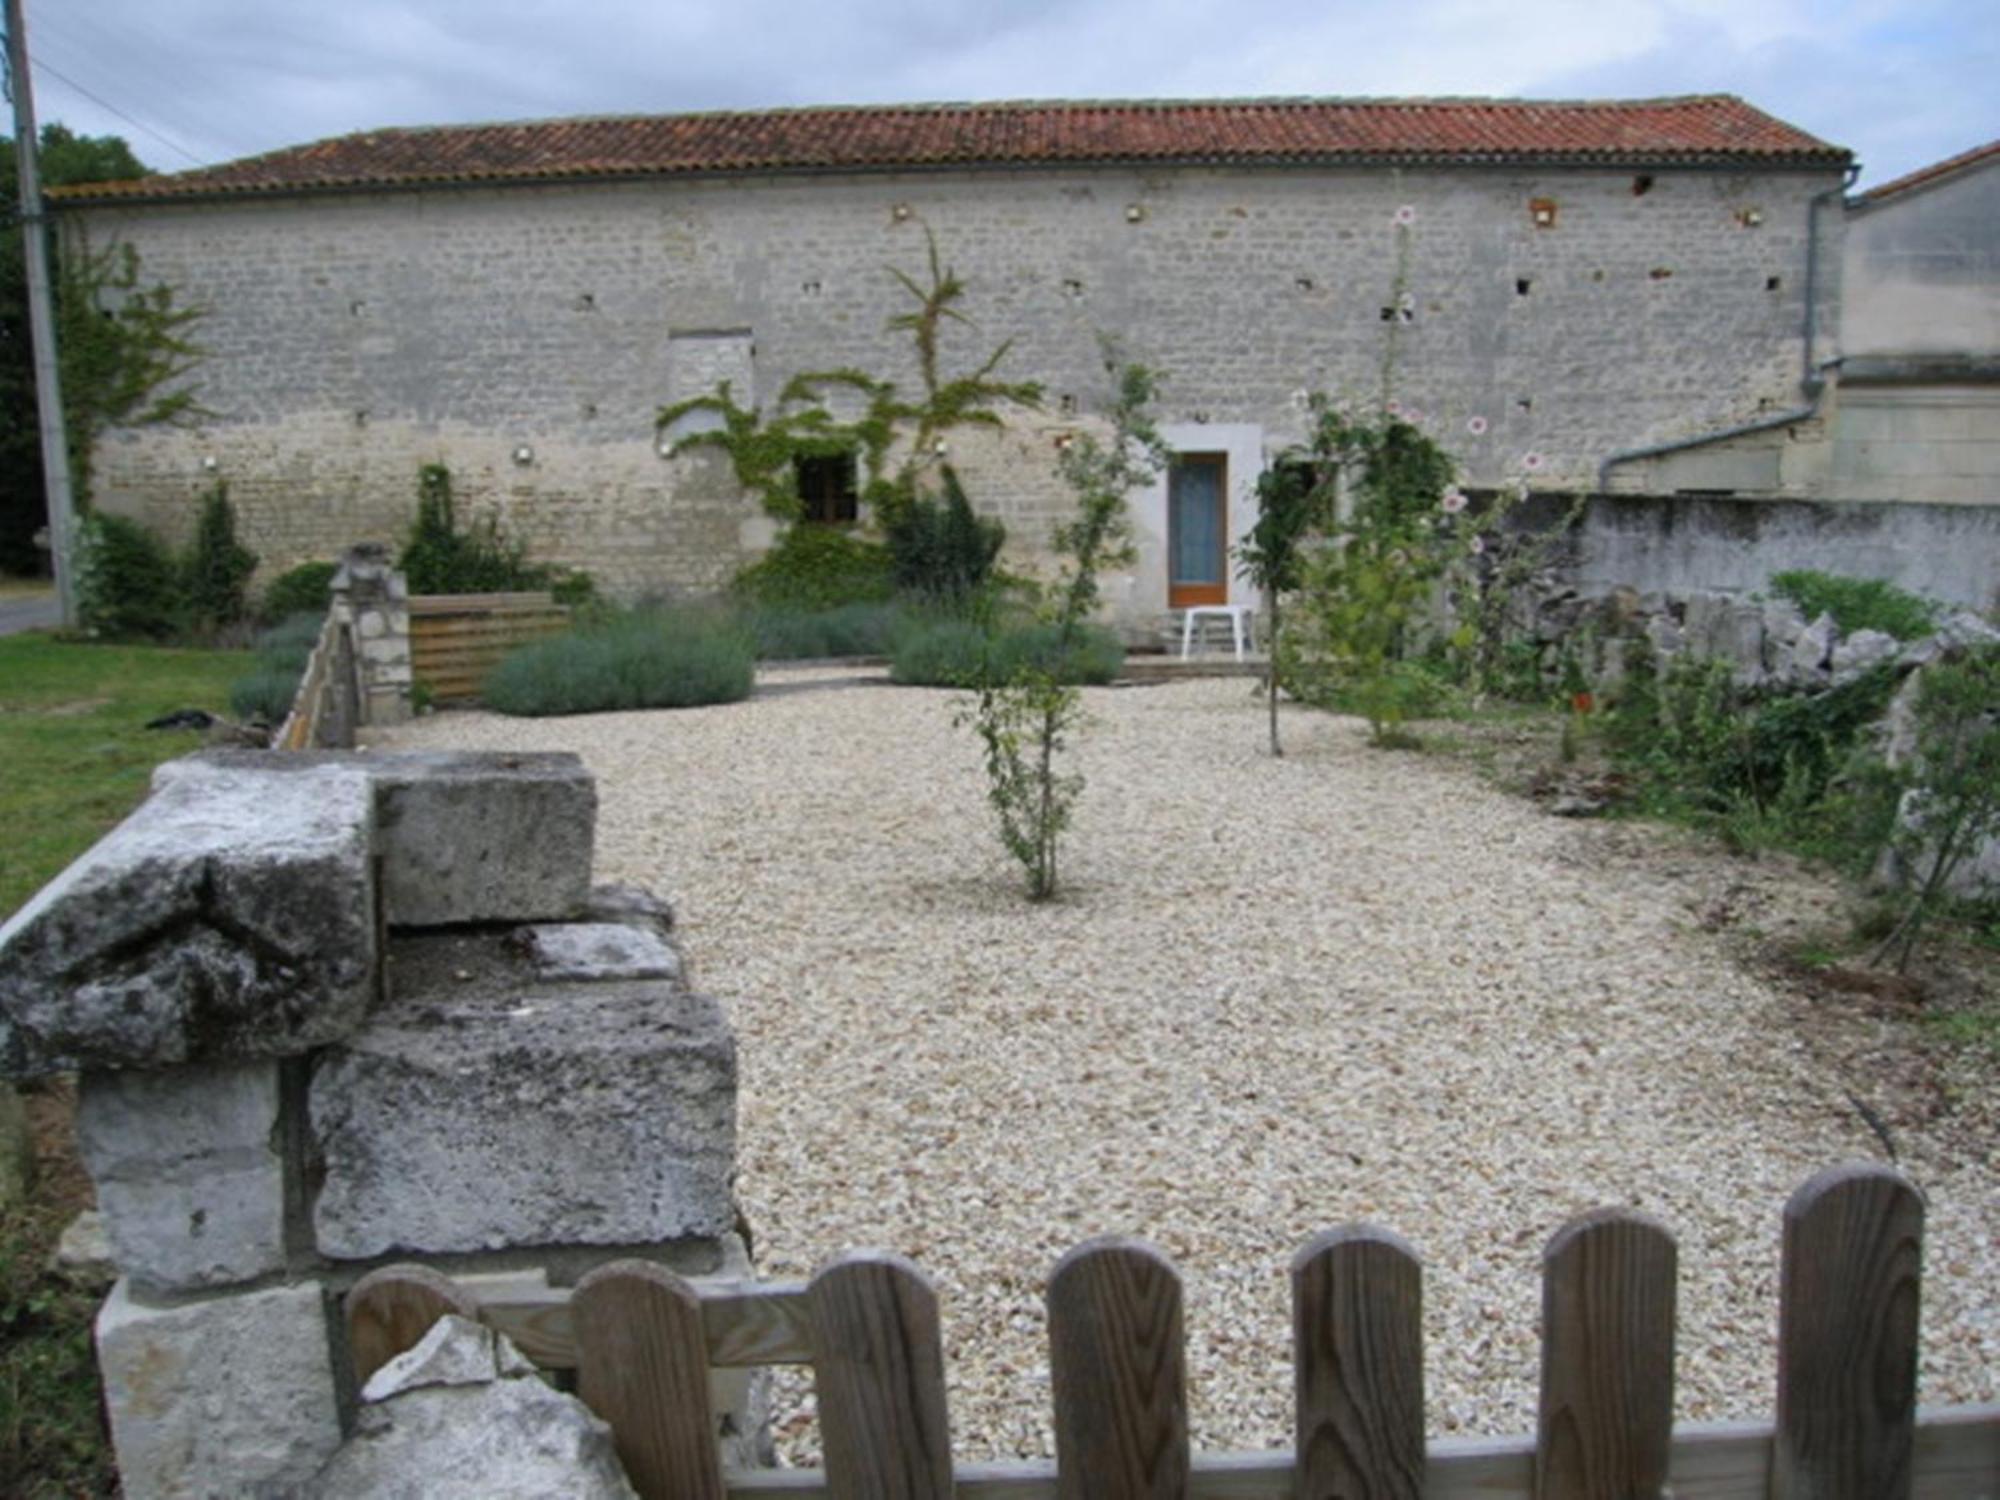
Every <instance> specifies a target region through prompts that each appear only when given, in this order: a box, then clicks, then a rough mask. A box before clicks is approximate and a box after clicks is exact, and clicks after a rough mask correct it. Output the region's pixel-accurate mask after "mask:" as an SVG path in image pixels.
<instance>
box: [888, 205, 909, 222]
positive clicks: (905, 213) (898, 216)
mask: <svg viewBox="0 0 2000 1500" xmlns="http://www.w3.org/2000/svg"><path fill="white" fill-rule="evenodd" d="M889 217H890V218H892V219H894V220H895V221H896V222H897V223H898V224H901V223H903V222H904V221H905V220H907V219H908V218H909V217H910V205H909V204H907V203H898V204H897V205H896V206H895V207H894V208H892V209H890V210H889Z"/></svg>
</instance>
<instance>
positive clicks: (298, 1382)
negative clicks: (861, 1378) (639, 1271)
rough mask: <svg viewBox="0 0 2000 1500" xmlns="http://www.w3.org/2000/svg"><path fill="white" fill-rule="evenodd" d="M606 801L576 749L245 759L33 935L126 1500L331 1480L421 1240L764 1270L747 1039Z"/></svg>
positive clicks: (47, 1062) (54, 889) (120, 837)
mask: <svg viewBox="0 0 2000 1500" xmlns="http://www.w3.org/2000/svg"><path fill="white" fill-rule="evenodd" d="M595 814H596V793H595V788H594V786H593V785H592V782H591V780H590V778H589V776H588V775H587V774H586V773H585V772H584V770H583V768H582V766H581V764H580V763H579V762H578V761H577V759H576V758H575V757H574V756H568V755H510V756H476V755H436V754H432V755H424V754H415V755H374V754H353V753H341V752H319V753H306V754H295V755H284V754H277V753H271V752H252V751H236V752H221V751H211V752H206V753H203V754H200V755H196V756H193V757H190V758H188V759H186V760H182V761H178V762H173V763H170V764H168V765H166V766H164V767H162V768H161V770H160V771H159V773H158V774H157V776H156V780H155V791H154V794H153V796H152V797H151V798H150V799H149V800H148V801H147V802H146V803H145V804H143V805H142V806H141V807H140V809H139V810H138V811H137V812H135V813H134V814H133V815H132V817H131V818H130V819H128V820H127V821H126V822H125V823H124V824H122V825H121V826H120V827H119V828H118V829H117V830H115V831H114V832H113V833H112V834H110V835H108V836H107V837H106V838H105V839H104V840H103V841H102V842H100V843H99V844H98V845H97V846H96V847H95V848H93V849H92V850H91V851H90V852H89V853H87V854H85V855H84V856H83V857H82V858H81V859H79V860H78V861H77V863H76V864H75V865H73V866H72V867H71V868H70V869H69V870H68V871H66V872H65V873H64V874H63V875H62V876H60V877H58V878H57V880H55V881H54V882H52V883H51V884H50V885H49V886H48V887H47V888H45V889H44V890H43V891H42V892H41V893H40V894H39V895H38V896H37V897H35V898H34V899H33V900H31V901H30V902H29V903H28V904H27V906H25V907H23V908H22V910H21V911H20V912H19V913H17V914H16V915H15V916H14V917H13V918H12V919H11V920H9V921H8V923H7V924H6V925H5V926H4V927H0V1073H4V1074H5V1075H7V1076H12V1077H29V1076H36V1075H40V1074H45V1073H48V1072H51V1071H57V1070H72V1069H73V1070H77V1071H79V1072H80V1073H81V1084H80V1091H79V1103H78V1117H77V1133H78V1140H79V1144H80V1147H81V1150H82V1154H83V1157H84V1161H85V1164H86V1165H87V1166H88V1168H89V1170H90V1172H91V1175H92V1177H93V1179H94V1180H95V1182H96V1185H97V1191H98V1200H99V1207H100V1209H101V1211H102V1213H103V1216H104V1219H105V1224H106V1228H107V1231H108V1235H109V1238H110V1242H111V1246H112V1249H113V1253H114V1256H115V1258H116V1261H117V1263H118V1268H119V1271H120V1278H119V1281H118V1283H117V1286H116V1288H115V1289H114V1291H113V1293H112V1295H111V1297H110V1300H109V1301H108V1302H107V1303H106V1304H105V1307H104V1310H103V1312H102V1315H101V1316H100V1318H99V1322H98V1328H97V1343H98V1357H99V1363H100V1367H101V1369H102V1372H103V1377H104V1388H105V1395H106V1402H107V1406H108V1409H109V1412H110V1416H111V1425H112V1432H113V1438H114V1441H115V1443H116V1446H117V1451H118V1460H119V1466H120V1471H121V1475H122V1478H123V1484H124V1492H125V1493H126V1494H128V1495H132V1496H140V1497H145V1496H195V1495H215V1494H251V1493H279V1492H284V1493H290V1492H291V1491H292V1489H293V1487H295V1486H297V1485H299V1484H301V1483H303V1482H304V1481H305V1480H307V1479H308V1478H309V1477H310V1476H311V1475H312V1474H313V1473H314V1472H315V1470H317V1469H318V1468H319V1466H320V1465H321V1464H322V1463H324V1462H325V1461H326V1460H327V1458H328V1457H329V1455H331V1454H332V1453H333V1451H334V1449H335V1448H336V1447H338V1446H339V1444H340V1442H341V1440H342V1435H343V1429H344V1426H345V1425H347V1424H349V1423H350V1422H351V1419H352V1404H353V1393H352V1391H350V1390H348V1389H347V1388H346V1377H345V1371H346V1369H347V1360H346V1357H345V1351H344V1347H343V1334H342V1331H341V1329H342V1324H341V1320H340V1317H339V1308H340V1299H341V1297H342V1295H343V1293H344V1292H345V1290H346V1289H347V1288H348V1287H350V1286H351V1285H352V1284H353V1283H354V1282H355V1281H356V1280H358V1279H359V1278H360V1277H361V1276H362V1275H364V1274H365V1273H366V1272H368V1271H369V1270H371V1269H373V1268H375V1267H377V1266H380V1265H382V1264H385V1263H388V1262H390V1261H406V1260H412V1259H414V1260H418V1261H421V1262H424V1263H428V1264H432V1265H435V1266H437V1267H438V1268H439V1269H441V1270H445V1271H448V1272H450V1273H451V1274H452V1275H454V1276H455V1277H458V1278H459V1279H461V1280H462V1281H464V1282H466V1283H467V1284H471V1285H476V1284H477V1283H478V1281H479V1278H480V1277H481V1276H482V1275H486V1274H489V1273H490V1274H498V1273H502V1272H504V1273H506V1274H507V1275H509V1276H510V1277H513V1278H518V1277H519V1276H520V1275H521V1274H523V1273H539V1274H540V1275H542V1276H544V1277H547V1278H549V1279H550V1280H551V1281H553V1282H556V1283H558V1284H566V1283H567V1282H569V1281H572V1280H574V1279H575V1278H576V1277H578V1276H580V1275H582V1274H584V1273H585V1272H587V1271H588V1270H589V1269H590V1268H591V1267H593V1266H595V1265H597V1264H600V1263H602V1262H604V1261H606V1260H609V1259H614V1258H618V1257H622V1256H629V1255H639V1256H643V1257H647V1258H651V1259H655V1260H658V1261H660V1262H662V1263H664V1264H667V1265H669V1266H671V1267H672V1268H674V1269H676V1270H677V1271H680V1272H682V1273H683V1274H688V1275H693V1276H697V1277H701V1276H724V1277H728V1278H732V1279H734V1278H741V1277H743V1276H745V1275H747V1274H748V1265H747V1257H746V1253H745V1248H744V1246H743V1244H742V1242H741V1240H740V1238H739V1237H738V1235H737V1233H736V1222H737V1221H736V1211H735V1202H734V1182H735V1169H736V1152H735V1128H736V1125H735V1104H736V1055H735V1043H734V1038H733V1036H732V1034H731V1032H730V1029H729V1026H728V1024H727V1022H726V1020H725V1018H724V1017H723V1015H722V1014H721V1012H720V1010H719V1008H718V1007H717V1006H716V1005H715V1003H714V1002H713V1001H711V1000H709V999H707V998H705V997H703V996H701V995H699V994H697V993H696V992H694V991H693V990H692V989H691V988H690V987H689V985H688V983H687V980H686V976H685V974H684V971H683V966H682V963H681V960H680V956H679V954H678V952H677V950H676V947H675V944H674V938H673V931H672V917H671V913H670V912H668V910H667V909H666V908H665V907H664V905H662V904H661V903H660V902H658V901H657V900H654V899H653V898H651V897H649V896H647V895H645V894H644V893H643V892H637V891H632V890H629V889H623V888H593V887H592V886H591V884H590V862H591V852H592V847H593V841H594V821H595ZM749 1400H750V1392H749V1389H748V1388H747V1387H746V1386H745V1385H744V1383H743V1382H742V1381H741V1379H740V1378H739V1379H736V1380H732V1381H729V1382H726V1385H725V1388H724V1389H723V1390H721V1392H720V1393H719V1399H718V1407H717V1410H718V1413H719V1416H720V1421H721V1423H722V1424H723V1430H724V1431H726V1432H730V1433H734V1434H738V1435H739V1437H738V1440H737V1441H738V1447H739V1451H738V1452H737V1454H736V1455H735V1456H736V1457H737V1458H739V1459H741V1458H742V1457H743V1456H744V1452H743V1451H741V1450H742V1449H743V1446H744V1444H746V1443H747V1444H748V1445H749V1446H750V1447H751V1448H754V1445H755V1441H756V1438H755V1434H756V1432H757V1423H756V1421H755V1419H754V1417H753V1415H752V1413H751V1412H750V1410H749V1409H748V1407H747V1405H746V1403H747V1402H748V1401H749ZM743 1435H747V1437H746V1436H743Z"/></svg>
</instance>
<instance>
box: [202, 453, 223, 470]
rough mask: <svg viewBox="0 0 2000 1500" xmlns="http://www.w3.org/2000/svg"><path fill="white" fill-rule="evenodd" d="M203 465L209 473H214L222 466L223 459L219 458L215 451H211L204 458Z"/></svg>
mask: <svg viewBox="0 0 2000 1500" xmlns="http://www.w3.org/2000/svg"><path fill="white" fill-rule="evenodd" d="M201 466H202V468H203V469H204V470H206V471H207V472H208V473H210V474H213V473H214V472H215V471H216V470H217V469H219V468H221V467H222V460H221V459H219V458H217V457H216V456H215V455H214V454H213V453H210V454H208V455H207V456H205V457H204V458H203V459H202V461H201Z"/></svg>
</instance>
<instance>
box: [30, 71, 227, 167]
mask: <svg viewBox="0 0 2000 1500" xmlns="http://www.w3.org/2000/svg"><path fill="white" fill-rule="evenodd" d="M28 62H29V65H30V66H32V67H36V68H39V69H41V71H42V72H44V73H46V74H48V75H49V76H50V77H51V78H54V79H56V80H57V81H58V82H60V83H62V84H64V85H66V86H67V87H69V88H72V89H74V90H75V91H76V92H77V93H79V94H81V95H83V97H84V98H86V99H88V100H89V101H90V102H91V103H92V104H95V105H96V106H97V107H98V108H99V109H102V110H108V111H109V112H110V113H112V114H114V115H116V116H117V117H118V118H119V119H121V120H123V121H124V122H125V123H126V124H127V125H130V126H131V127H132V128H133V129H134V130H143V131H145V132H146V134H147V135H150V136H151V137H152V138H153V139H154V140H156V141H158V142H159V143H160V144H161V145H162V146H165V147H166V148H167V149H168V150H170V151H174V152H178V153H179V154H180V155H182V156H185V157H186V158H187V159H188V160H189V161H191V162H193V163H194V164H195V165H196V166H197V167H205V166H207V165H208V163H207V162H205V161H203V160H202V159H201V158H200V157H198V156H196V155H195V154H194V153H193V152H192V151H190V150H188V148H187V147H185V146H183V145H182V144H181V143H180V142H179V141H175V140H169V139H168V138H167V137H166V136H164V135H162V134H160V132H159V131H157V130H155V129H154V128H153V127H152V126H150V125H148V124H147V123H146V122H145V121H144V120H137V119H134V118H133V117H132V116H131V115H128V114H126V113H125V111H124V110H122V109H120V108H119V107H118V106H117V105H115V104H113V103H111V101H110V100H108V99H100V98H99V97H98V96H97V95H95V94H93V93H92V92H91V91H90V90H89V89H87V88H85V87H84V86H83V85H82V84H80V83H78V82H77V81H76V80H75V79H74V78H71V77H70V76H69V75H67V74H65V73H59V72H57V71H56V70H55V69H54V68H52V67H50V66H49V65H48V64H47V63H45V62H43V61H42V60H41V59H40V58H39V57H36V56H35V55H34V54H33V53H32V52H31V53H29V54H28Z"/></svg>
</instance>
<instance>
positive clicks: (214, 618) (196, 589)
mask: <svg viewBox="0 0 2000 1500" xmlns="http://www.w3.org/2000/svg"><path fill="white" fill-rule="evenodd" d="M256 571H257V554H256V553H254V552H252V551H251V550H250V549H249V548H248V547H246V546H244V545H243V544H242V543H241V542H239V541H237V539H236V507H235V506H233V505H231V504H230V503H229V486H228V485H227V484H225V483H224V482H223V481H222V480H219V479H218V480H217V481H216V482H215V484H214V485H213V486H212V487H211V488H210V489H209V490H208V492H207V493H206V494H204V495H203V496H202V497H201V514H200V515H199V516H197V517H196V519H195V527H194V542H193V544H192V545H191V546H190V547H189V549H188V556H187V563H186V567H185V570H184V573H183V587H184V589H185V591H186V595H187V616H188V621H189V623H190V624H191V625H192V626H193V627H194V628H195V629H196V630H198V631H202V632H205V633H210V634H212V633H214V632H215V631H218V630H223V629H226V628H227V627H229V626H231V625H234V624H236V623H237V622H238V621H240V620H242V619H243V618H244V617H245V616H246V615H248V614H249V612H250V605H249V584H250V575H251V574H252V573H254V572H256Z"/></svg>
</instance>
